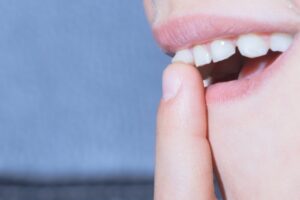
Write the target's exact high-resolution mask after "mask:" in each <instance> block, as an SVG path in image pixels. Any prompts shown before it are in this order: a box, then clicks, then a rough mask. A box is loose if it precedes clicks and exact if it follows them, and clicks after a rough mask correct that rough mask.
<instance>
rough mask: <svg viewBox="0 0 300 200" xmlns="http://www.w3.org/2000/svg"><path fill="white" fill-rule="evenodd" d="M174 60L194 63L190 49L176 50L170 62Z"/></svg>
mask: <svg viewBox="0 0 300 200" xmlns="http://www.w3.org/2000/svg"><path fill="white" fill-rule="evenodd" d="M175 62H183V63H186V64H194V56H193V53H192V51H191V50H189V49H185V50H181V51H178V52H177V53H176V54H175V56H174V58H173V59H172V63H175Z"/></svg>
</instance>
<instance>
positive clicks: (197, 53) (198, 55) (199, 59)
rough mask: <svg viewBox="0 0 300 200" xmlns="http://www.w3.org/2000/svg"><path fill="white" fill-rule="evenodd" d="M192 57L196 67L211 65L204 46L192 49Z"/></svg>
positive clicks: (209, 56)
mask: <svg viewBox="0 0 300 200" xmlns="http://www.w3.org/2000/svg"><path fill="white" fill-rule="evenodd" d="M193 55H194V59H195V64H196V66H197V67H200V66H203V65H207V64H209V63H211V55H210V53H209V51H208V50H207V49H206V47H205V46H201V45H198V46H195V47H194V48H193Z"/></svg>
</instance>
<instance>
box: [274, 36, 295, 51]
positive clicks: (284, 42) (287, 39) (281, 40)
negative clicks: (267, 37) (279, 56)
mask: <svg viewBox="0 0 300 200" xmlns="http://www.w3.org/2000/svg"><path fill="white" fill-rule="evenodd" d="M292 42H293V36H292V35H289V34H286V33H274V34H272V35H271V41H270V43H271V50H272V51H279V52H285V51H286V50H288V48H289V47H290V46H291V44H292Z"/></svg>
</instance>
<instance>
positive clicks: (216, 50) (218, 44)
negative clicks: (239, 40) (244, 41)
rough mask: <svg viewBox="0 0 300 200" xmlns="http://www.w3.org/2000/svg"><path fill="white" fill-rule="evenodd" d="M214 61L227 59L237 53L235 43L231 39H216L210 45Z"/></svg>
mask: <svg viewBox="0 0 300 200" xmlns="http://www.w3.org/2000/svg"><path fill="white" fill-rule="evenodd" d="M210 49H211V54H212V59H213V61H214V62H219V61H222V60H225V59H227V58H229V57H230V56H232V55H233V54H235V45H234V44H233V43H232V42H231V41H229V40H216V41H214V42H212V43H211V46H210Z"/></svg>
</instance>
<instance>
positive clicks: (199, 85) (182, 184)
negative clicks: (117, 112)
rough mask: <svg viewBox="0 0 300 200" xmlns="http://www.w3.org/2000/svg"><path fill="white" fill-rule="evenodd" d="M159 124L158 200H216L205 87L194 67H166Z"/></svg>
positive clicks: (156, 196) (156, 178) (156, 187)
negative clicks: (208, 135) (208, 137)
mask: <svg viewBox="0 0 300 200" xmlns="http://www.w3.org/2000/svg"><path fill="white" fill-rule="evenodd" d="M157 123H158V125H157V152H156V174H155V200H177V199H178V200H201V199H204V200H212V199H215V195H214V186H213V168H212V155H211V150H210V146H209V142H208V140H207V114H206V105H205V96H204V87H203V81H202V79H201V76H200V74H199V72H198V70H197V69H196V68H195V67H193V66H189V65H183V64H173V65H170V66H169V67H167V69H166V70H165V72H164V75H163V98H162V101H161V104H160V106H159V111H158V121H157Z"/></svg>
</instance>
